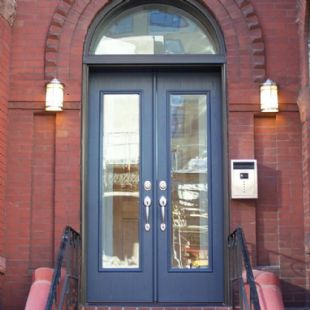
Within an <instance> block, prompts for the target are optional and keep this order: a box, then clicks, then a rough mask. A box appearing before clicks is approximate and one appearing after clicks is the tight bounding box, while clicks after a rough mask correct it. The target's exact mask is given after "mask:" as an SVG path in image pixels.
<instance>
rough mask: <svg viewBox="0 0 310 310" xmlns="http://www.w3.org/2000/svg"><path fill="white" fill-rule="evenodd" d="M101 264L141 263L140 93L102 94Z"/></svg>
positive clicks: (127, 265)
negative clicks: (139, 219) (139, 221)
mask: <svg viewBox="0 0 310 310" xmlns="http://www.w3.org/2000/svg"><path fill="white" fill-rule="evenodd" d="M102 101H103V109H102V110H103V115H102V117H103V128H102V147H103V150H102V154H103V156H102V182H101V186H102V212H101V216H102V219H101V223H102V224H101V230H102V231H101V236H102V237H101V249H102V252H101V255H102V257H101V262H102V263H101V266H102V268H138V267H139V247H140V243H139V224H138V218H139V172H140V167H139V165H140V162H139V161H140V137H139V133H140V121H139V119H140V111H139V109H140V96H139V94H103V95H102Z"/></svg>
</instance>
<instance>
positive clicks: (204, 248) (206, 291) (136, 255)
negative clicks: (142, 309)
mask: <svg viewBox="0 0 310 310" xmlns="http://www.w3.org/2000/svg"><path fill="white" fill-rule="evenodd" d="M220 86H221V83H220V73H219V72H216V71H210V72H205V71H188V70H184V71H180V70H179V71H164V70H162V71H130V70H127V71H126V70H123V71H121V70H120V71H117V72H116V71H112V70H111V71H109V70H99V69H97V70H92V71H91V72H90V81H89V105H88V110H89V111H88V144H87V145H88V147H87V209H86V210H87V213H86V214H87V256H86V257H87V299H88V302H90V303H91V302H98V303H123V304H126V303H165V304H166V303H185V302H186V303H207V302H222V301H223V299H224V262H223V261H224V259H223V248H224V240H223V171H222V164H223V159H222V157H223V154H222V153H223V151H222V107H221V100H220V99H221V98H220V96H221V95H220V94H221V91H220V89H221V87H220Z"/></svg>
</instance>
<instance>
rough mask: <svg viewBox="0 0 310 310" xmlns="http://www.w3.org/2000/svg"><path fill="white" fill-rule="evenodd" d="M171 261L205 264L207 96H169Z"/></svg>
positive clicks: (189, 266)
mask: <svg viewBox="0 0 310 310" xmlns="http://www.w3.org/2000/svg"><path fill="white" fill-rule="evenodd" d="M170 124H171V125H170V126H171V127H170V133H171V166H172V167H171V201H172V203H171V209H172V236H171V245H172V247H171V251H172V252H171V265H172V268H179V269H194V268H207V267H208V266H209V253H208V249H209V245H208V166H207V96H206V95H171V96H170Z"/></svg>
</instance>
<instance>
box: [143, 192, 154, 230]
mask: <svg viewBox="0 0 310 310" xmlns="http://www.w3.org/2000/svg"><path fill="white" fill-rule="evenodd" d="M143 203H144V207H145V224H144V229H145V230H146V231H150V229H151V224H150V222H149V219H150V207H151V204H152V199H151V197H150V196H145V198H144V200H143Z"/></svg>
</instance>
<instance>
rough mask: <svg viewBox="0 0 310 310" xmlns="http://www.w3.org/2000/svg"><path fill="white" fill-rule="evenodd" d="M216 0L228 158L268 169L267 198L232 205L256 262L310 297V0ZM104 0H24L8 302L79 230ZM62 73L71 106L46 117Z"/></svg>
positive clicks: (14, 75)
mask: <svg viewBox="0 0 310 310" xmlns="http://www.w3.org/2000/svg"><path fill="white" fill-rule="evenodd" d="M205 2H206V5H207V6H208V7H209V9H210V10H211V11H212V13H213V15H214V16H215V18H216V20H217V21H218V23H219V25H220V27H221V28H222V31H223V34H224V37H225V42H226V47H227V61H228V64H227V88H228V110H229V115H228V118H229V127H228V131H229V132H228V136H229V157H230V158H255V157H256V158H257V159H258V165H259V199H258V200H257V201H253V200H252V201H250V200H244V201H240V200H234V201H230V217H231V229H233V228H234V227H235V226H236V225H238V224H240V225H241V226H243V227H244V229H245V233H246V237H247V240H248V243H249V245H250V249H251V253H252V256H253V261H254V263H257V264H258V265H279V266H280V272H279V274H280V276H281V278H282V284H283V290H284V296H285V300H286V302H287V304H291V305H293V304H294V305H296V306H297V305H302V304H303V299H304V296H305V293H304V289H305V288H306V281H307V279H306V277H305V264H304V260H305V255H304V234H305V232H304V219H303V217H304V206H306V205H305V202H306V201H307V200H306V199H305V197H306V196H307V195H309V193H308V194H307V189H306V190H304V193H303V197H304V200H302V189H303V186H304V189H305V186H307V184H309V183H306V181H307V178H305V176H306V174H307V171H309V170H308V169H309V168H305V167H309V166H307V165H308V161H307V160H308V159H309V156H308V155H307V154H309V143H308V142H307V141H308V140H307V139H308V138H307V137H309V132H308V130H309V129H308V128H309V124H308V123H304V124H303V128H302V127H301V125H300V120H299V117H298V108H297V105H296V103H297V96H298V93H299V89H300V80H301V79H300V76H301V74H300V71H301V70H300V64H301V61H300V59H301V56H299V55H300V53H299V48H298V46H299V37H298V33H299V32H298V26H297V24H296V18H297V16H298V10H297V9H298V6H297V4H299V5H300V4H302V3H303V1H297V0H296V1H291V0H277V1H265V0H257V1H249V0H238V1H237V0H236V1H235V0H225V1H218V0H210V1H205ZM104 4H105V1H84V0H75V1H48V0H40V1H19V2H18V12H17V20H16V22H15V25H14V28H13V36H12V49H11V66H10V96H9V100H10V103H9V136H8V140H9V145H8V181H7V184H8V187H7V201H6V217H5V229H6V239H5V249H6V252H5V253H6V256H7V258H8V272H7V281H6V284H5V294H6V298H5V309H22V308H23V306H24V304H25V298H26V296H27V292H28V289H29V285H30V277H31V271H32V270H33V268H35V267H37V266H39V265H41V264H45V265H50V264H52V262H53V258H54V254H55V248H56V246H58V244H59V236H60V234H61V232H62V230H63V228H64V226H65V225H67V224H70V225H73V226H74V227H75V228H76V229H79V226H80V152H81V149H80V130H81V115H80V104H81V90H82V65H81V64H82V53H83V43H84V38H85V36H86V33H87V29H88V27H89V25H90V24H91V22H92V20H93V18H94V17H95V15H96V14H97V13H98V11H99V10H100V9H101V8H102V7H103V5H104ZM56 6H57V9H56ZM0 29H1V28H0ZM0 44H1V43H0ZM0 72H1V71H0ZM0 74H1V73H0ZM55 75H57V77H58V78H59V79H60V80H61V81H62V82H64V83H65V90H66V93H65V112H63V113H59V114H56V115H49V114H40V111H41V112H42V111H43V109H44V91H45V90H44V85H45V82H46V81H47V80H46V78H51V77H54V76H55ZM267 76H268V77H270V78H272V79H274V80H275V81H276V82H277V83H278V84H279V88H280V109H281V112H280V113H279V114H278V115H277V116H276V117H273V118H266V117H261V115H260V117H257V112H258V111H259V81H260V80H262V79H263V78H265V77H267ZM0 85H1V84H0ZM0 87H1V86H0ZM302 132H303V136H302ZM302 137H303V145H302V143H301V142H302ZM305 137H306V139H305ZM302 150H303V153H302ZM307 156H308V157H307ZM302 171H304V175H303V178H302ZM302 180H303V181H302ZM302 182H303V183H302ZM307 210H308V211H307ZM309 210H310V209H309V208H308V209H306V208H305V211H306V212H308V213H305V226H306V227H308V228H306V232H310V228H309V227H310V220H309V221H308V219H309V216H307V214H308V215H309V214H310V211H309ZM0 212H1V209H0ZM0 218H1V217H0ZM43 221H44V224H45V227H44V228H45V229H44V230H43V229H42V228H43V227H42V225H41V224H42V222H43ZM307 225H308V226H307ZM307 229H308V230H307ZM42 231H43V232H42ZM0 233H1V224H0ZM0 240H1V238H0ZM0 251H1V245H0ZM40 253H44V254H42V255H40ZM308 272H309V269H308Z"/></svg>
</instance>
